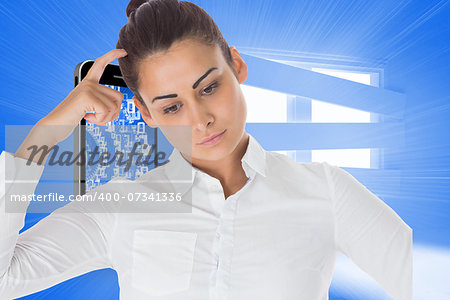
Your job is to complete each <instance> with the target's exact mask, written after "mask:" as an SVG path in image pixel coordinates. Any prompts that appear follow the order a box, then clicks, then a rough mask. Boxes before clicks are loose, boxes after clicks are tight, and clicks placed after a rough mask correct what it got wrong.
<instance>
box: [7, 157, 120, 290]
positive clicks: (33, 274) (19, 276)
mask: <svg viewBox="0 0 450 300" xmlns="http://www.w3.org/2000/svg"><path fill="white" fill-rule="evenodd" d="M0 160H1V164H2V165H1V167H2V170H4V168H3V167H4V164H5V162H6V161H7V160H9V162H8V164H7V165H8V166H9V167H10V170H8V172H12V173H10V174H8V178H15V180H14V182H12V183H10V184H6V185H5V177H4V173H3V172H2V173H3V174H2V177H1V178H0V299H11V298H17V297H22V296H25V295H28V294H31V293H34V292H37V291H40V290H43V289H46V288H49V287H51V286H53V285H55V284H57V283H60V282H62V281H65V280H67V279H69V278H72V277H75V276H78V275H81V274H84V273H87V272H89V271H92V270H96V269H102V268H107V267H113V265H112V262H111V260H110V252H109V249H110V239H111V235H112V232H113V230H114V222H115V219H114V214H107V213H100V212H99V213H90V212H87V211H86V208H85V206H83V205H82V202H75V201H74V202H71V203H69V204H67V205H66V206H64V207H62V208H59V209H57V210H55V211H54V212H53V213H51V214H50V215H49V216H47V217H45V218H44V219H42V220H41V221H39V222H38V223H37V224H36V225H34V226H33V227H31V228H29V229H28V230H26V231H24V232H23V233H21V234H20V235H19V230H20V229H21V228H22V227H23V225H24V218H25V213H26V207H27V206H26V205H25V206H22V208H23V211H22V212H20V213H19V212H17V213H6V212H5V204H6V201H7V199H6V198H7V197H8V195H9V194H11V192H14V190H19V192H20V193H21V194H27V193H31V194H32V193H33V192H34V189H35V187H36V185H37V181H38V180H39V177H40V176H41V173H42V169H43V167H42V166H38V165H37V164H35V163H33V164H32V165H30V166H27V165H26V160H24V159H21V158H18V157H14V156H13V155H12V154H10V153H7V152H2V154H1V155H0ZM30 174H31V175H30ZM10 175H11V176H12V177H10ZM32 177H34V179H35V181H34V182H30V183H25V184H24V183H23V182H20V180H21V178H27V180H30V179H31V178H32ZM5 187H6V189H7V190H5ZM91 208H92V207H91Z"/></svg>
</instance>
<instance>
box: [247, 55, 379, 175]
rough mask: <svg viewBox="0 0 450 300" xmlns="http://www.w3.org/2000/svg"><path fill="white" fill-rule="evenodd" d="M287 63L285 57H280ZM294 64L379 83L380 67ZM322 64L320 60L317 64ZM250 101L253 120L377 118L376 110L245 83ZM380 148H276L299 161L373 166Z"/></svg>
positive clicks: (249, 117)
mask: <svg viewBox="0 0 450 300" xmlns="http://www.w3.org/2000/svg"><path fill="white" fill-rule="evenodd" d="M279 62H283V63H286V62H285V61H279ZM290 64H291V65H295V66H297V67H301V68H304V69H308V70H311V71H314V72H318V73H322V74H326V75H330V76H334V77H339V78H342V79H346V80H351V81H355V82H358V83H362V84H366V85H373V86H377V87H378V86H379V85H380V82H379V78H380V75H381V74H380V71H378V70H375V71H374V70H367V69H366V70H365V69H363V68H359V69H356V68H353V69H352V68H349V67H346V66H338V65H327V66H326V67H323V66H321V67H317V66H314V64H304V63H298V62H294V63H293V62H290ZM315 65H318V64H315ZM241 87H242V91H243V93H244V96H245V99H246V101H247V122H249V123H253V122H254V123H285V122H311V123H370V122H375V121H377V116H376V114H373V113H370V112H366V111H362V110H357V109H353V108H349V107H345V106H340V105H336V104H331V103H326V102H323V101H318V100H314V99H309V98H304V97H298V96H292V95H287V94H283V93H279V92H275V91H271V90H267V89H262V88H256V87H252V86H248V85H245V84H243V85H241ZM377 150H378V149H371V148H363V149H317V150H292V151H275V152H278V153H282V154H285V155H288V156H289V157H291V158H292V159H294V160H296V161H306V162H311V161H312V162H314V161H318V162H320V161H327V162H329V163H331V164H334V165H337V166H341V167H353V168H371V167H377V166H375V165H374V164H376V162H377V161H378V158H377V157H375V156H378V155H379V152H378V151H377Z"/></svg>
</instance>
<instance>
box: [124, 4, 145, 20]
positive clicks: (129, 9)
mask: <svg viewBox="0 0 450 300" xmlns="http://www.w3.org/2000/svg"><path fill="white" fill-rule="evenodd" d="M146 2H148V0H131V1H130V3H128V6H127V11H126V12H127V18H130V15H131V13H132V12H134V11H135V10H136V9H138V7H139V6H141V5H142V4H144V3H146Z"/></svg>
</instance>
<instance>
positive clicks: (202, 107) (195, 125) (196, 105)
mask: <svg viewBox="0 0 450 300" xmlns="http://www.w3.org/2000/svg"><path fill="white" fill-rule="evenodd" d="M201 101H202V100H200V101H192V102H191V103H193V104H192V105H191V124H192V130H195V131H198V132H200V133H204V132H205V130H207V129H208V127H210V126H212V124H213V123H214V115H213V114H212V112H211V111H210V107H209V106H208V105H206V104H204V103H201ZM203 101H204V100H203Z"/></svg>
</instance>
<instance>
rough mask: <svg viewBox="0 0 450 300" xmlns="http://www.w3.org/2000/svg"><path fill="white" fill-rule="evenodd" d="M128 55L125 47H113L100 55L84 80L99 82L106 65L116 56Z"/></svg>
mask: <svg viewBox="0 0 450 300" xmlns="http://www.w3.org/2000/svg"><path fill="white" fill-rule="evenodd" d="M126 55H127V52H126V51H125V50H124V49H113V50H111V51H109V52H107V53H106V54H104V55H103V56H100V57H98V58H97V59H96V60H95V61H94V64H93V65H92V67H91V68H90V69H89V72H88V73H87V74H86V77H85V78H84V79H83V80H92V81H95V82H97V83H98V82H99V81H100V78H101V77H102V74H103V72H104V71H105V68H106V66H107V65H108V64H109V63H111V62H112V61H114V60H115V59H116V58H120V57H124V56H126Z"/></svg>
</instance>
